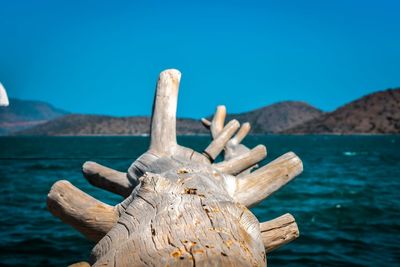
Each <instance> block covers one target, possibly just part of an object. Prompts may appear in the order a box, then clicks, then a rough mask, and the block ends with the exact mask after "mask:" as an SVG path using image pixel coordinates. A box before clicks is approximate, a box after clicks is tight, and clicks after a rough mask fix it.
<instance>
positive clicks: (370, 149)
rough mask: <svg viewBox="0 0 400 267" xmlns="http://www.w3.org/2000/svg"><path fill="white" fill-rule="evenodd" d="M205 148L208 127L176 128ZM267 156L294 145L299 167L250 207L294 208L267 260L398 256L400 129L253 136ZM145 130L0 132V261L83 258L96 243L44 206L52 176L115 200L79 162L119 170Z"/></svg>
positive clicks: (300, 262) (352, 261) (360, 262)
mask: <svg viewBox="0 0 400 267" xmlns="http://www.w3.org/2000/svg"><path fill="white" fill-rule="evenodd" d="M179 142H180V143H181V144H183V145H186V146H189V147H192V148H194V149H196V150H201V149H202V148H204V147H206V145H207V144H208V142H209V138H208V137H181V138H179ZM245 143H246V144H247V145H249V146H250V147H253V146H255V145H257V144H265V145H266V146H267V149H268V156H267V159H266V160H265V162H268V161H271V160H272V159H274V158H276V157H278V156H279V155H281V154H283V153H285V152H288V151H294V152H295V153H296V154H298V155H299V156H300V158H302V160H303V163H304V169H305V170H304V172H303V174H301V175H300V176H298V177H297V178H296V179H294V180H293V181H292V182H290V183H289V184H288V185H286V186H285V187H284V188H282V189H281V190H280V191H279V192H277V193H275V194H274V195H272V196H271V197H269V198H268V199H266V200H265V201H263V202H262V203H260V204H259V205H258V206H257V207H256V208H253V209H252V211H253V212H254V213H255V215H256V216H257V217H258V219H259V220H260V221H266V220H270V219H273V218H275V217H277V216H280V215H282V214H284V213H287V212H289V213H291V214H293V215H294V216H295V218H296V220H297V223H298V225H299V228H300V237H299V238H298V239H297V240H295V241H294V242H292V243H290V244H288V245H286V246H284V247H282V248H280V249H278V250H276V251H274V252H272V253H270V254H269V255H268V264H269V266H382V265H385V266H400V136H250V137H248V138H246V140H245ZM147 145H148V138H146V137H34V138H33V137H1V138H0V265H1V266H39V265H40V266H65V265H68V264H71V263H74V262H77V261H82V260H86V259H87V258H88V255H89V253H90V250H91V248H92V247H93V246H94V244H93V243H91V242H89V241H86V240H85V239H84V238H83V237H82V236H80V234H79V233H77V232H76V231H75V230H73V229H72V228H70V227H69V226H67V225H65V224H63V223H62V222H61V221H59V220H58V219H57V218H55V217H53V216H52V215H51V214H50V213H49V212H48V211H47V209H46V195H47V193H48V191H49V189H50V187H51V185H52V184H53V183H54V182H56V181H57V180H60V179H68V180H69V181H70V182H72V183H73V184H74V185H75V186H77V187H79V188H80V189H82V190H84V191H85V192H87V193H89V194H91V195H93V196H94V197H96V198H98V199H101V200H102V201H104V202H106V203H109V204H115V203H117V202H119V201H121V199H120V197H118V196H116V195H113V194H111V193H108V192H105V191H102V190H101V189H97V188H95V187H92V186H91V185H89V184H88V183H87V182H86V180H85V179H84V178H83V177H82V175H81V171H80V170H81V165H82V163H83V162H85V161H86V160H94V161H97V162H99V163H101V164H104V165H107V166H110V167H113V168H115V169H119V170H126V169H127V167H128V166H129V165H130V163H131V162H132V161H133V160H134V159H136V158H137V157H138V156H139V155H140V154H141V153H143V152H144V151H145V150H146V147H147Z"/></svg>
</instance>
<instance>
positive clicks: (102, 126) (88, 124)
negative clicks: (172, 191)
mask: <svg viewBox="0 0 400 267" xmlns="http://www.w3.org/2000/svg"><path fill="white" fill-rule="evenodd" d="M321 113H322V112H321V111H320V110H318V109H315V108H313V107H311V106H310V105H308V104H306V103H302V102H293V101H288V102H281V103H277V104H273V105H270V106H266V107H264V108H260V109H257V110H254V111H251V112H246V113H241V114H233V115H231V116H229V118H228V119H232V118H236V119H238V120H239V121H241V122H246V121H248V122H250V123H251V124H252V127H253V130H252V133H259V134H262V133H276V132H278V131H281V130H284V129H288V128H290V127H293V126H295V125H298V124H299V123H303V122H305V121H307V120H310V119H313V118H315V117H317V116H319V115H320V114H321ZM149 128H150V120H149V118H148V117H112V116H99V115H77V114H74V115H67V116H64V117H61V118H58V119H55V120H52V121H49V122H47V123H44V124H41V125H38V126H36V127H33V128H30V129H27V130H24V131H21V132H18V133H17V134H18V135H141V134H148V133H149V130H150V129H149ZM177 133H178V134H208V131H207V130H206V129H204V127H203V126H202V125H201V123H200V122H199V121H198V120H194V119H178V121H177Z"/></svg>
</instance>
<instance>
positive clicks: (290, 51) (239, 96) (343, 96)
mask: <svg viewBox="0 0 400 267" xmlns="http://www.w3.org/2000/svg"><path fill="white" fill-rule="evenodd" d="M399 14H400V1H397V0H393V1H385V0H380V1H367V0H364V1H351V0H346V1H342V0H335V1H309V0H304V1H295V0H293V1H291V0H285V1H282V0H280V1H278V0H277V1H251V0H250V1H152V0H146V1H100V0H96V1H85V0H81V1H72V0H68V1H67V0H66V1H56V0H49V1H42V0H32V1H22V0H15V1H8V0H0V81H1V82H2V83H3V84H4V86H5V87H6V89H7V91H8V94H9V96H10V97H18V98H23V99H35V100H43V101H47V102H49V103H52V104H53V105H55V106H57V107H60V108H63V109H66V110H69V111H73V112H78V113H92V114H110V115H149V114H150V112H151V104H152V98H153V94H154V88H155V83H156V80H157V76H158V73H159V72H160V71H161V70H163V69H166V68H177V69H179V70H181V72H182V81H181V87H180V88H181V89H180V97H179V107H178V115H179V116H184V117H201V116H204V115H208V114H210V113H211V112H213V110H214V108H215V106H216V105H218V104H225V105H226V106H227V109H228V112H243V111H248V110H251V109H254V108H258V107H261V106H264V105H267V104H271V103H275V102H278V101H284V100H301V101H306V102H308V103H310V104H312V105H314V106H316V107H319V108H321V109H323V110H327V111H329V110H333V109H335V108H337V107H338V106H340V105H342V104H344V103H346V102H349V101H351V100H353V99H355V98H358V97H360V96H362V95H365V94H367V93H370V92H373V91H376V90H382V89H386V88H389V87H396V86H400V20H399Z"/></svg>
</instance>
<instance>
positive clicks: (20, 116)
mask: <svg viewBox="0 0 400 267" xmlns="http://www.w3.org/2000/svg"><path fill="white" fill-rule="evenodd" d="M66 114H68V112H66V111H64V110H61V109H58V108H55V107H53V106H52V105H50V104H48V103H46V102H43V101H32V100H20V99H15V98H10V105H9V106H8V107H0V134H8V133H11V132H15V131H19V130H23V129H27V128H30V127H33V126H35V125H38V124H42V123H45V122H47V121H49V120H52V119H55V118H58V117H61V116H64V115H66Z"/></svg>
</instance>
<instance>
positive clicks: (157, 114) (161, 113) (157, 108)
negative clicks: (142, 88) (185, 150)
mask: <svg viewBox="0 0 400 267" xmlns="http://www.w3.org/2000/svg"><path fill="white" fill-rule="evenodd" d="M180 80H181V73H180V72H179V71H178V70H175V69H170V70H165V71H163V72H161V73H160V77H159V79H158V83H157V90H156V94H155V97H154V104H153V113H152V119H151V142H150V150H152V151H154V152H155V153H158V154H167V155H170V154H172V153H173V151H174V149H175V147H176V108H177V104H178V90H179V83H180Z"/></svg>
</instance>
